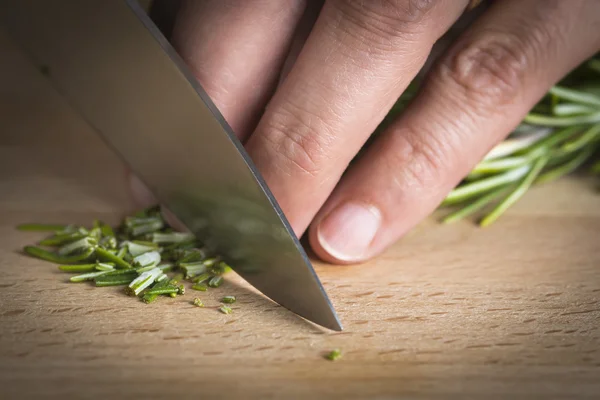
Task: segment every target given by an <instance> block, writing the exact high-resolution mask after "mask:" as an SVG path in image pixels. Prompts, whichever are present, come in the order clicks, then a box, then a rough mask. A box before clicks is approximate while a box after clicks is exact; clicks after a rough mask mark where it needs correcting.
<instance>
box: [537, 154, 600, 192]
mask: <svg viewBox="0 0 600 400" xmlns="http://www.w3.org/2000/svg"><path fill="white" fill-rule="evenodd" d="M595 150H596V149H595V148H593V147H586V148H584V149H583V150H581V151H580V152H579V153H577V155H576V156H575V157H574V158H573V159H572V160H570V161H568V162H567V163H565V164H563V165H560V166H558V167H556V168H553V169H551V170H550V171H547V172H544V173H543V174H541V175H540V176H539V177H538V178H537V179H536V181H535V183H536V184H538V185H539V184H544V183H548V182H552V181H555V180H557V179H559V178H561V177H563V176H565V175H567V174H570V173H571V172H573V171H575V170H576V169H577V168H579V167H580V166H581V165H582V164H583V163H585V162H586V161H587V160H588V159H589V158H590V157H591V156H592V154H594V151H595Z"/></svg>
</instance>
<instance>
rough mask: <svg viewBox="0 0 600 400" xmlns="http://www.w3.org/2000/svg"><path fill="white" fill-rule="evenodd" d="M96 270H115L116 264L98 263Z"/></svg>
mask: <svg viewBox="0 0 600 400" xmlns="http://www.w3.org/2000/svg"><path fill="white" fill-rule="evenodd" d="M96 270H98V271H114V270H115V267H114V264H109V263H100V262H99V263H96Z"/></svg>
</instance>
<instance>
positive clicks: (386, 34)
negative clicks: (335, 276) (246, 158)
mask: <svg viewBox="0 0 600 400" xmlns="http://www.w3.org/2000/svg"><path fill="white" fill-rule="evenodd" d="M469 3H470V1H469V0H396V1H359V0H328V1H325V2H324V4H323V5H322V8H321V7H320V5H319V7H316V8H314V9H313V8H310V7H309V8H306V6H307V5H312V6H314V5H315V2H314V1H311V0H304V1H303V0H289V1H280V0H272V1H266V0H263V1H260V0H250V1H239V2H233V1H222V0H214V1H213V0H205V1H198V0H188V1H184V3H183V7H182V9H181V11H180V13H179V16H178V19H177V21H176V24H175V28H174V32H173V43H174V45H175V47H176V48H177V50H178V51H179V53H180V54H181V56H182V57H183V58H184V60H185V61H186V62H187V64H188V65H189V67H190V68H191V69H192V71H193V72H194V73H195V75H196V77H197V78H198V80H199V81H200V83H201V84H202V85H203V87H204V88H205V89H206V91H207V92H208V94H209V95H210V96H211V97H212V99H213V100H214V102H215V103H216V105H217V106H218V107H219V109H220V111H221V112H222V114H223V115H224V117H225V118H226V119H227V121H228V122H229V124H230V125H231V126H232V128H233V130H234V131H235V132H236V134H237V135H238V136H239V137H240V139H241V140H242V142H243V143H244V144H245V147H246V148H247V150H248V152H249V154H250V156H251V157H252V159H253V160H254V162H255V163H256V165H257V167H258V168H259V170H260V171H261V173H262V174H263V176H264V178H265V180H266V182H267V184H268V185H269V187H270V189H271V191H272V192H273V194H274V195H275V197H276V198H277V200H278V202H279V204H280V205H281V207H282V209H283V211H284V213H285V214H286V216H287V218H288V220H289V221H290V223H291V225H292V227H293V228H294V230H295V232H296V233H297V234H298V236H300V235H302V234H303V233H304V232H305V231H306V230H307V228H308V233H309V239H310V243H311V246H312V247H313V249H314V250H315V252H316V253H317V255H318V256H320V257H321V258H323V259H324V260H326V261H329V262H333V263H355V262H361V261H364V260H367V259H369V258H371V257H373V256H375V255H377V254H379V253H380V252H382V251H383V250H384V249H386V248H387V247H388V246H389V245H390V244H392V243H393V242H394V241H396V240H397V239H398V238H400V237H401V236H402V235H403V234H405V233H406V232H407V231H409V230H410V229H411V228H412V227H414V226H415V225H416V224H417V223H419V222H420V220H422V219H423V218H425V217H426V216H427V215H429V214H430V213H431V212H432V211H433V210H434V209H435V208H436V207H437V206H438V205H439V203H440V202H441V201H442V200H443V199H444V197H445V196H446V195H447V194H448V192H449V191H450V190H452V188H453V187H454V186H456V184H458V182H459V181H460V180H461V179H462V178H463V177H464V176H465V175H466V174H468V173H469V171H470V170H471V169H472V168H473V167H474V166H475V165H476V164H477V162H479V161H480V160H481V159H482V158H483V157H484V156H485V154H486V153H487V152H488V151H489V150H490V149H491V148H492V147H493V146H494V145H495V144H497V143H498V142H500V141H501V140H503V139H504V138H505V137H506V136H507V135H508V134H509V133H510V132H511V131H512V130H513V129H514V128H515V127H516V126H517V125H518V124H519V123H520V122H521V120H522V118H523V117H524V116H525V115H526V114H527V112H528V111H529V110H530V109H531V107H533V105H534V104H535V103H536V102H537V101H538V100H539V99H540V98H541V97H542V96H543V95H544V94H545V93H546V92H547V90H548V89H549V88H550V87H551V86H552V85H553V84H554V83H556V82H557V81H558V80H559V79H560V78H562V77H563V76H564V75H566V74H567V73H568V72H569V71H570V70H572V69H573V68H575V67H576V66H577V65H578V64H580V63H581V62H583V61H584V60H585V59H587V58H589V57H590V56H592V55H593V54H594V53H595V52H597V51H598V50H600V35H599V34H598V28H599V27H600V1H598V0H571V1H564V0H502V1H496V2H493V3H491V4H490V7H489V8H488V9H486V10H485V12H484V13H483V14H482V15H481V16H480V17H478V18H477V20H476V21H475V22H474V23H473V24H472V25H471V26H469V27H468V28H467V29H466V31H465V32H464V33H463V34H461V35H460V37H459V38H458V39H457V40H456V41H455V42H454V43H453V44H452V46H451V47H450V48H449V49H447V50H446V51H445V52H444V53H443V54H442V55H441V56H440V57H439V59H437V60H436V62H435V63H434V65H433V66H432V67H431V69H429V70H428V73H427V78H426V81H425V84H424V85H423V87H422V89H421V90H420V93H419V95H418V96H417V97H416V99H415V100H414V101H413V102H412V103H411V104H410V105H409V107H408V108H407V109H406V110H405V112H403V114H402V115H401V116H399V117H398V118H397V120H395V121H394V122H393V123H392V124H390V125H389V126H388V127H387V128H386V130H385V131H384V132H383V133H382V135H381V136H380V137H378V138H377V140H376V141H375V142H374V143H373V144H372V145H371V146H370V147H369V148H368V149H367V151H366V152H365V154H364V155H362V156H361V158H360V159H359V160H358V161H357V162H356V163H354V164H353V165H352V166H350V167H349V168H348V166H349V162H350V161H351V160H352V159H353V157H354V156H355V155H356V154H357V152H358V151H359V149H360V148H361V147H362V146H363V145H364V143H365V141H366V140H367V139H368V137H369V136H370V135H371V134H372V133H373V131H374V129H375V128H376V127H377V126H378V125H379V124H380V123H381V121H382V119H383V118H384V117H385V116H386V114H387V113H388V111H389V110H390V108H391V107H392V105H393V104H394V102H395V101H396V100H397V99H398V97H399V96H400V95H401V94H402V93H403V91H404V90H405V89H406V87H407V86H408V84H409V83H410V82H411V81H412V80H413V78H414V77H415V76H416V75H417V74H418V73H419V71H420V70H422V68H423V66H424V65H425V62H426V60H427V59H428V57H429V56H430V52H431V50H432V47H433V45H434V43H436V42H437V41H438V39H440V37H441V36H442V35H443V34H444V33H445V32H447V30H448V29H449V28H450V27H451V26H452V25H453V24H454V23H455V22H456V21H457V19H458V18H459V17H460V16H461V15H462V14H463V13H464V12H465V9H466V8H467V7H468V5H469ZM305 10H307V12H306V13H305ZM342 174H344V175H343V176H342Z"/></svg>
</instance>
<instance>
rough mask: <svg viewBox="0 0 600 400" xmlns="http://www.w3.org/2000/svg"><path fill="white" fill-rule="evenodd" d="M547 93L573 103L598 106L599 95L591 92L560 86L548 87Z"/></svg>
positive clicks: (599, 101)
mask: <svg viewBox="0 0 600 400" xmlns="http://www.w3.org/2000/svg"><path fill="white" fill-rule="evenodd" d="M549 93H551V94H553V95H555V96H558V97H559V98H561V99H563V100H568V101H572V102H574V103H579V104H585V105H589V106H596V107H600V97H598V96H595V95H593V94H591V93H585V92H580V91H578V90H575V89H569V88H565V87H560V86H554V87H552V88H550V91H549Z"/></svg>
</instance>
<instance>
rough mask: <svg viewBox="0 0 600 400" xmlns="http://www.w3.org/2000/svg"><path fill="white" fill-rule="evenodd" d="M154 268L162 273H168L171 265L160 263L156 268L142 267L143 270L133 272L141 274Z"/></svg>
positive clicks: (151, 266) (150, 266) (152, 266)
mask: <svg viewBox="0 0 600 400" xmlns="http://www.w3.org/2000/svg"><path fill="white" fill-rule="evenodd" d="M154 268H159V269H160V270H161V271H162V272H168V271H170V270H171V269H172V268H173V264H170V263H162V264H158V265H156V266H154V265H149V266H147V267H143V268H136V269H135V270H136V271H137V272H138V273H140V274H141V273H142V272H146V271H150V270H151V269H154Z"/></svg>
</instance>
